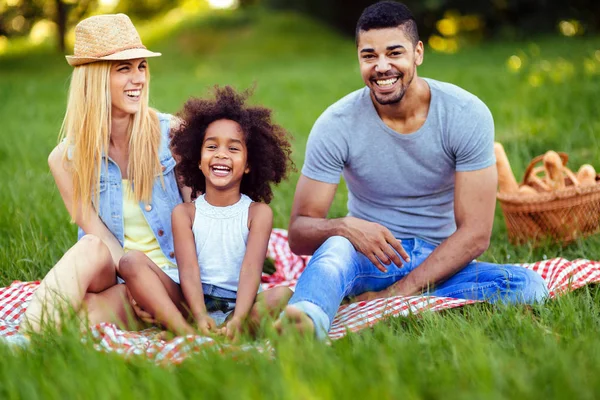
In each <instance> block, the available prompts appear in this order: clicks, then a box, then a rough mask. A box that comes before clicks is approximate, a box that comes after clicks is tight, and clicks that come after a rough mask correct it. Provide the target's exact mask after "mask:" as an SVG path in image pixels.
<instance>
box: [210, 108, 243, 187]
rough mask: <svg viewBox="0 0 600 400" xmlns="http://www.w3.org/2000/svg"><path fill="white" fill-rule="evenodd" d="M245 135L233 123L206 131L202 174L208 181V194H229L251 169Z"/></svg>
mask: <svg viewBox="0 0 600 400" xmlns="http://www.w3.org/2000/svg"><path fill="white" fill-rule="evenodd" d="M247 160H248V153H247V148H246V141H245V138H244V132H243V131H242V128H241V126H240V125H239V124H238V123H237V122H235V121H232V120H229V119H219V120H217V121H214V122H213V123H211V124H210V125H209V126H208V127H207V128H206V134H205V137H204V142H203V144H202V152H201V156H200V170H201V171H202V173H203V174H204V177H205V179H206V190H207V192H208V191H209V190H211V189H217V190H225V189H229V188H234V187H236V188H237V190H239V185H240V184H241V182H242V178H243V176H244V174H246V173H248V172H249V171H250V169H249V168H248V164H247Z"/></svg>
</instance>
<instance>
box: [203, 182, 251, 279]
mask: <svg viewBox="0 0 600 400" xmlns="http://www.w3.org/2000/svg"><path fill="white" fill-rule="evenodd" d="M251 203H252V199H250V197H248V196H246V195H245V194H242V196H241V198H240V200H239V201H238V202H237V203H235V204H232V205H230V206H227V207H215V206H212V205H210V204H209V203H208V202H207V201H206V200H205V199H204V195H202V196H200V197H198V198H197V199H196V201H195V204H196V215H195V217H194V224H193V225H192V231H193V232H194V238H195V240H196V254H198V265H199V266H200V279H201V281H202V283H208V284H211V285H215V286H218V287H220V288H223V289H228V290H234V291H237V289H238V285H239V282H240V269H241V267H242V261H243V260H244V255H245V254H246V244H247V242H248V232H249V229H248V209H249V207H250V204H251Z"/></svg>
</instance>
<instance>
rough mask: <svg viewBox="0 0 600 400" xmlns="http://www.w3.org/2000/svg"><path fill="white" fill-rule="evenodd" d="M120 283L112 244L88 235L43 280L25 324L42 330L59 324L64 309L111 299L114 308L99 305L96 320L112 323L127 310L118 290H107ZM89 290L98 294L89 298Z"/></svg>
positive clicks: (28, 309)
mask: <svg viewBox="0 0 600 400" xmlns="http://www.w3.org/2000/svg"><path fill="white" fill-rule="evenodd" d="M116 283H117V276H116V271H115V265H114V262H113V260H112V257H111V254H110V251H109V250H108V247H106V245H105V244H104V243H103V242H102V240H101V239H99V238H98V237H96V236H93V235H86V236H84V237H83V238H82V239H81V240H80V241H78V242H77V243H76V244H75V245H74V246H73V247H71V248H70V249H69V251H67V252H66V253H65V255H64V256H63V257H62V258H61V259H60V260H59V261H58V263H57V264H56V265H55V266H54V267H53V268H52V269H51V270H50V271H49V272H48V274H47V275H46V277H45V278H44V279H43V280H42V282H41V283H40V286H39V288H38V289H37V290H36V291H35V293H34V294H33V297H32V299H31V302H30V303H29V306H28V307H27V310H26V311H25V315H24V316H23V320H22V322H21V327H22V329H23V330H25V331H34V332H38V331H40V329H41V327H42V325H43V324H47V323H52V324H56V325H59V324H60V318H61V315H62V314H63V313H64V312H68V311H69V310H70V309H72V310H74V311H76V312H77V311H79V310H80V309H81V307H82V304H83V303H84V301H85V300H88V301H90V302H91V303H96V302H99V301H104V300H108V303H106V304H110V307H114V308H113V309H111V310H105V309H103V310H100V309H99V308H98V307H95V308H96V311H95V313H94V320H101V321H106V322H110V321H112V320H113V319H114V318H115V316H118V315H122V314H124V312H125V311H124V304H122V305H119V304H118V303H117V302H116V301H114V295H115V294H116V293H117V291H116V290H112V291H107V289H109V288H111V287H112V286H114V285H115V284H116ZM88 292H90V293H95V294H96V295H95V296H93V298H92V297H91V296H88V297H87V298H86V294H87V293H88ZM98 304H100V303H98ZM111 314H112V318H111ZM94 322H95V321H94Z"/></svg>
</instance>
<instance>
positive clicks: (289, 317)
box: [273, 306, 315, 336]
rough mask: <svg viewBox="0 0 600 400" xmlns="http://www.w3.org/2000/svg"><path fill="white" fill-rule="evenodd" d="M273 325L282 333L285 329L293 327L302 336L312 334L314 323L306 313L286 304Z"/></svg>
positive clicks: (313, 332)
mask: <svg viewBox="0 0 600 400" xmlns="http://www.w3.org/2000/svg"><path fill="white" fill-rule="evenodd" d="M273 327H274V328H275V330H276V331H277V333H278V334H280V335H282V334H284V333H285V330H286V329H295V330H296V331H297V332H299V333H300V335H302V336H314V335H315V324H314V322H313V320H312V319H310V317H309V316H308V315H306V314H305V313H304V312H303V311H300V310H299V309H297V308H296V307H294V306H287V307H286V308H285V309H284V310H283V314H282V315H281V316H280V317H279V318H278V319H277V321H275V323H274V324H273Z"/></svg>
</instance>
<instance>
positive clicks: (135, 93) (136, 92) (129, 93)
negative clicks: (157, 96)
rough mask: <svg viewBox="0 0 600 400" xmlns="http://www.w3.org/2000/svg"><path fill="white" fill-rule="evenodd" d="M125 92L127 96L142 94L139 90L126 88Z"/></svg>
mask: <svg viewBox="0 0 600 400" xmlns="http://www.w3.org/2000/svg"><path fill="white" fill-rule="evenodd" d="M125 94H126V95H127V96H129V97H139V96H140V95H141V94H142V91H141V90H128V91H126V92H125Z"/></svg>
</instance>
